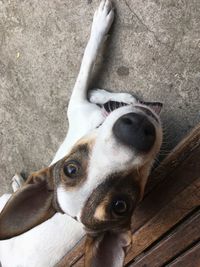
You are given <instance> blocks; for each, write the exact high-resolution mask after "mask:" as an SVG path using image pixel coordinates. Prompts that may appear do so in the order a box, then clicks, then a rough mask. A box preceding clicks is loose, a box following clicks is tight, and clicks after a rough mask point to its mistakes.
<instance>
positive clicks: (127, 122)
mask: <svg viewBox="0 0 200 267" xmlns="http://www.w3.org/2000/svg"><path fill="white" fill-rule="evenodd" d="M113 133H114V135H115V137H116V138H117V139H118V140H119V141H120V142H122V143H123V144H125V145H127V146H130V147H133V148H134V149H136V150H137V151H138V152H148V151H150V149H151V148H152V147H153V145H154V143H155V139H156V130H155V127H154V125H153V123H152V122H151V121H150V120H149V119H148V117H147V116H145V115H143V114H140V113H128V114H126V115H123V116H122V117H120V118H119V119H118V120H117V121H116V122H115V124H114V126H113Z"/></svg>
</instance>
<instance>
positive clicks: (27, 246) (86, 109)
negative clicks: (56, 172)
mask: <svg viewBox="0 0 200 267" xmlns="http://www.w3.org/2000/svg"><path fill="white" fill-rule="evenodd" d="M110 5H111V4H110V1H109V0H108V1H106V2H105V1H102V2H101V4H100V6H99V8H98V10H97V11H96V12H95V15H94V20H93V24H92V30H91V35H90V39H89V42H88V44H87V47H86V49H85V53H84V56H83V60H82V64H81V68H80V72H79V75H78V77H77V81H76V84H75V86H74V89H73V93H72V96H71V99H70V103H69V107H68V120H69V131H68V134H67V136H66V138H65V140H64V142H63V144H62V145H61V146H60V148H59V149H58V151H57V153H56V155H55V157H54V159H53V161H52V163H51V164H53V163H55V162H57V161H58V160H59V159H61V158H63V157H64V156H65V155H66V154H67V153H68V152H69V151H70V149H71V148H72V146H73V145H74V143H76V141H77V140H78V139H80V138H81V137H83V136H84V135H85V134H87V133H88V132H89V131H90V130H92V129H93V128H94V124H95V125H96V123H97V124H98V123H99V122H101V120H102V115H101V112H99V111H100V109H99V108H98V107H97V106H96V105H95V104H91V103H90V104H89V102H88V101H87V100H86V97H87V90H88V83H89V79H90V77H91V72H92V70H93V65H94V63H95V59H96V56H97V53H98V51H99V49H100V47H101V45H102V43H103V42H104V39H105V35H106V34H107V32H108V30H109V28H110V26H111V24H112V21H113V17H114V12H113V11H112V10H111V11H110V12H109V13H108V11H109V10H110V9H111V6H110ZM88 104H89V105H88ZM91 113H92V116H90V120H88V115H90V114H91ZM74 114H76V120H75V121H76V124H75V123H74ZM9 197H10V195H8V194H6V195H3V196H2V197H1V198H0V207H1V209H2V208H3V206H4V205H5V204H6V202H7V201H8V199H9ZM84 234H85V232H84V230H83V226H82V224H81V223H79V222H76V221H75V220H73V219H72V218H71V217H69V216H68V215H61V214H56V215H54V216H53V217H52V218H51V219H50V220H48V221H46V222H44V223H43V224H41V225H39V226H37V227H35V228H33V229H31V230H30V231H28V232H26V233H24V234H22V235H20V236H18V237H15V238H12V239H10V240H5V241H0V262H1V264H2V267H36V266H37V267H51V266H54V265H55V264H56V263H57V262H58V261H59V260H60V259H61V258H62V257H63V256H64V255H65V254H66V253H67V252H68V251H69V250H70V249H71V248H73V247H74V246H75V244H76V243H77V242H79V241H80V239H81V238H82V237H83V236H84Z"/></svg>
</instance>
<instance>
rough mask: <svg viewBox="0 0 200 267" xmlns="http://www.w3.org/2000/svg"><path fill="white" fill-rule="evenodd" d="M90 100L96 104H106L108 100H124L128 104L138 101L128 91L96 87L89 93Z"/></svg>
mask: <svg viewBox="0 0 200 267" xmlns="http://www.w3.org/2000/svg"><path fill="white" fill-rule="evenodd" d="M89 100H90V102H92V103H94V104H105V103H106V102H108V101H116V102H123V103H126V104H128V105H130V104H135V103H137V99H136V98H135V97H134V96H132V95H131V94H128V93H112V92H109V91H106V90H103V89H94V90H91V91H90V93H89Z"/></svg>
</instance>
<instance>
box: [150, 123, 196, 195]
mask: <svg viewBox="0 0 200 267" xmlns="http://www.w3.org/2000/svg"><path fill="white" fill-rule="evenodd" d="M198 147H200V124H198V125H197V126H196V127H195V128H194V129H193V130H192V131H190V132H189V133H188V135H186V137H185V138H183V140H182V141H181V142H179V144H178V145H177V146H176V147H175V148H174V149H173V150H172V151H171V152H170V153H169V155H168V156H167V157H166V158H165V159H164V160H163V161H162V162H161V164H160V165H159V166H158V167H157V168H156V169H155V170H154V171H153V172H152V174H151V175H150V177H149V179H148V183H147V187H146V192H149V191H151V190H152V189H153V187H155V185H156V184H158V183H160V182H161V181H163V180H164V179H166V174H167V175H170V173H172V172H174V170H175V169H176V168H177V167H178V166H179V165H180V164H181V163H182V162H184V161H185V160H186V159H187V158H188V157H189V156H190V155H191V154H192V153H193V152H194V151H195V150H196V149H197V148H198Z"/></svg>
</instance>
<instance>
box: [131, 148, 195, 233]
mask: <svg viewBox="0 0 200 267" xmlns="http://www.w3.org/2000/svg"><path fill="white" fill-rule="evenodd" d="M197 158H200V147H198V148H196V149H195V150H194V151H193V152H192V153H191V154H190V156H188V157H187V159H186V160H185V161H183V162H182V163H179V165H178V166H176V168H175V169H174V171H173V172H172V173H170V174H168V173H167V172H166V173H165V179H164V180H163V181H162V182H161V183H160V184H159V185H157V186H156V188H154V190H153V191H152V192H151V193H149V194H147V195H146V196H145V198H144V199H143V201H142V202H141V204H140V205H139V206H138V207H137V208H136V210H135V212H134V215H133V220H132V229H133V232H135V231H137V230H138V229H139V228H140V227H141V226H142V225H144V224H145V223H146V222H147V221H149V220H150V219H151V218H152V217H153V216H155V214H156V213H158V212H159V210H161V209H162V207H163V206H165V205H167V203H168V202H170V201H171V200H172V199H173V198H174V196H176V195H177V194H179V193H180V192H181V191H182V190H184V189H185V188H186V187H187V186H188V185H190V184H191V183H192V182H193V181H195V180H196V179H197V178H198V177H200V164H196V159H197Z"/></svg>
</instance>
